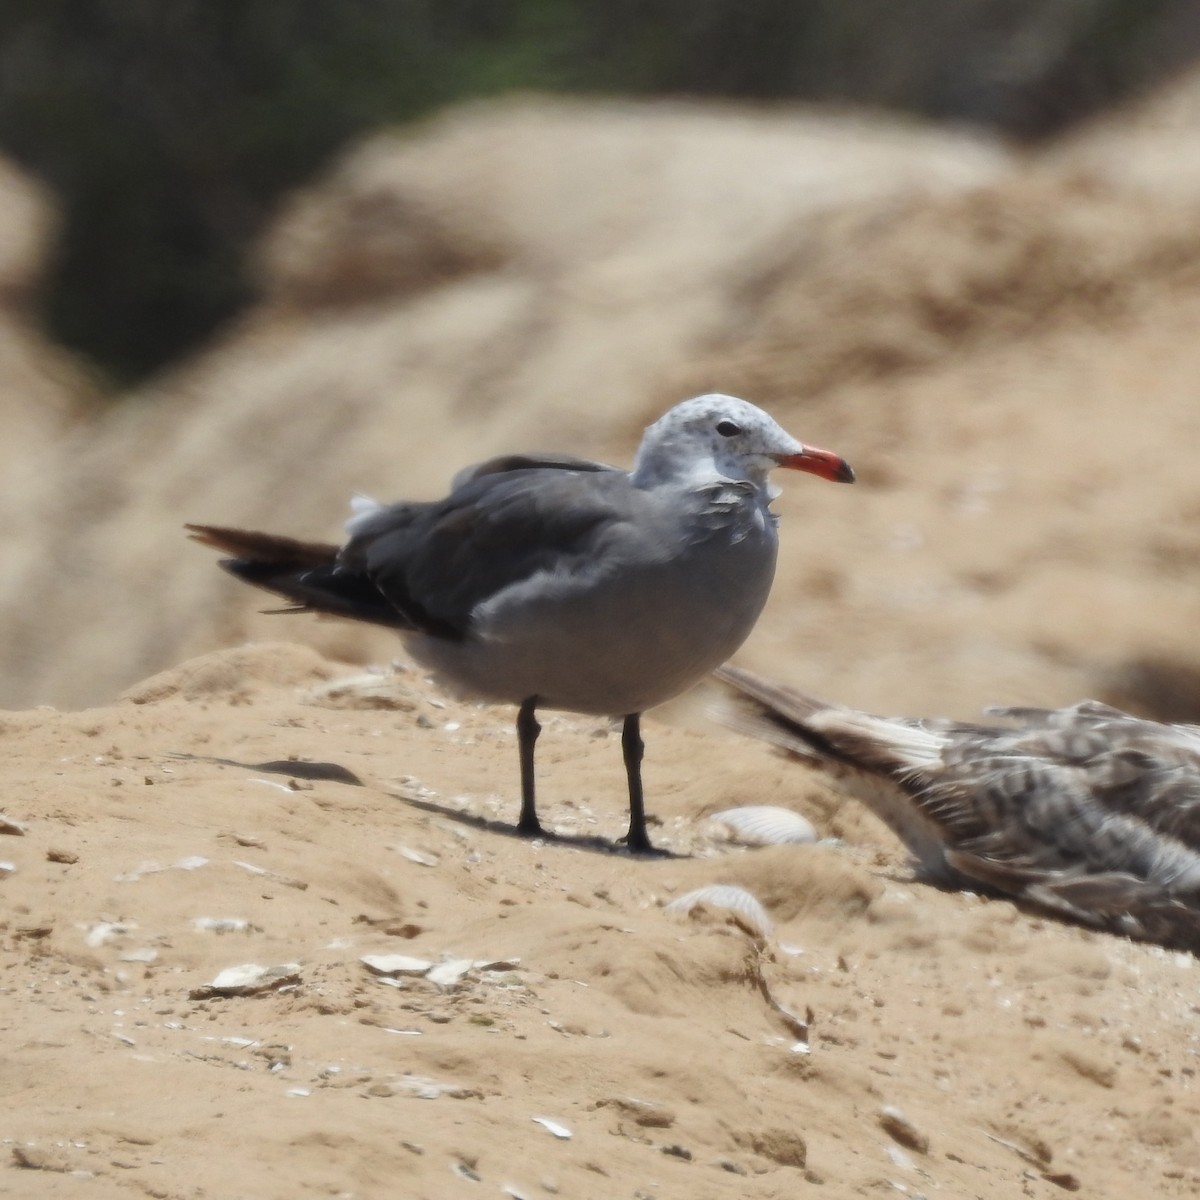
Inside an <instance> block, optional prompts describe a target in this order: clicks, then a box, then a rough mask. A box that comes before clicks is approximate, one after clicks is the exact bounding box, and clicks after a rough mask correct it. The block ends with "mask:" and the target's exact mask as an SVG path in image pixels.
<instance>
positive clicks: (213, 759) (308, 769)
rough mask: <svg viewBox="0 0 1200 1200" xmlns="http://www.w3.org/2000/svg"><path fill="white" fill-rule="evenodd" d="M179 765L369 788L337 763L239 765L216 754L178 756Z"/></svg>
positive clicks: (275, 761)
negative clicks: (259, 773)
mask: <svg viewBox="0 0 1200 1200" xmlns="http://www.w3.org/2000/svg"><path fill="white" fill-rule="evenodd" d="M171 758H172V759H174V760H175V761H177V762H179V761H182V762H199V763H211V764H213V765H214V766H218V767H237V768H239V769H240V770H242V771H261V772H262V773H263V774H264V775H287V776H288V777H289V778H291V779H308V780H313V781H316V782H325V783H344V784H347V785H349V786H351V787H366V784H365V783H363V781H362V780H361V779H359V777H358V776H357V775H355V773H354V772H353V771H351V770H350V768H349V767H343V766H342V765H341V764H340V763H333V762H306V761H303V760H300V759H292V758H273V759H271V760H270V761H268V762H256V763H251V762H239V761H238V760H237V759H236V758H219V757H217V756H216V755H213V754H182V753H175V754H172V755H171Z"/></svg>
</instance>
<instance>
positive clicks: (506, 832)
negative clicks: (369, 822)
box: [387, 792, 690, 862]
mask: <svg viewBox="0 0 1200 1200" xmlns="http://www.w3.org/2000/svg"><path fill="white" fill-rule="evenodd" d="M387 794H388V795H389V796H391V797H392V799H393V800H399V801H401V803H403V804H407V805H409V807H411V808H416V809H420V811H421V812H424V813H428V814H429V815H430V816H437V817H442V818H444V819H445V820H447V821H453V822H455V824H457V825H462V826H465V827H466V828H468V829H474V830H477V831H478V832H480V833H492V834H498V835H499V836H500V837H506V838H513V839H514V840H516V841H519V842H525V843H529V842H533V841H538V842H543V843H545V844H546V845H547V846H566V847H568V848H570V849H573V850H586V851H588V853H590V854H606V855H610V856H613V857H618V858H630V859H643V860H645V861H648V862H649V861H653V860H655V859H684V858H689V857H690V855H686V854H677V853H676V852H675V851H674V850H664V849H659V848H658V847H655V849H654V850H652V851H651V852H650V853H649V854H645V853H642V852H640V851H634V850H630V849H629V848H628V847H627V846H622V845H621V844H620V843H618V842H612V841H609V839H608V838H603V837H599V836H589V835H587V834H580V833H551V832H549V831H545V832H543V833H539V834H534V836H533V837H530V836H529V835H527V834H524V833H521V832H520V831H519V830H518V829H517V827H516V826H515V825H510V824H509V823H508V822H507V821H498V820H492V819H490V818H488V817H480V816H477V815H476V814H475V813H468V812H463V811H462V810H461V809H458V808H450V807H449V806H448V805H445V804H438V803H437V801H435V800H425V799H422V798H421V797H419V796H407V795H405V794H404V793H403V792H388V793H387Z"/></svg>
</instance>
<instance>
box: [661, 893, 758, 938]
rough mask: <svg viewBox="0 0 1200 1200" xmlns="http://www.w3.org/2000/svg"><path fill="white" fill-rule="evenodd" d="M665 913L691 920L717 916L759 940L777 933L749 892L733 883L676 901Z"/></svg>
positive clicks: (682, 897)
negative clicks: (705, 915) (702, 916)
mask: <svg viewBox="0 0 1200 1200" xmlns="http://www.w3.org/2000/svg"><path fill="white" fill-rule="evenodd" d="M663 911H664V912H668V913H671V914H672V915H673V916H678V917H686V918H689V919H691V920H696V919H698V918H699V917H700V916H701V915H702V914H706V913H707V914H710V915H715V916H717V917H719V918H720V919H722V920H723V921H732V923H733V924H735V925H737V926H738V927H739V928H741V929H743V930H745V931H746V932H747V933H748V934H750V936H751V937H755V938H763V939H766V938H769V937H770V936H771V934H772V933H773V932H774V929H775V926H774V923H773V922H772V921H771V918H770V917H769V916H767V910H766V909H765V908H763V906H762V905H761V904H760V903H759V901H758V900H757V898H756V897H754V896H753V895H751V894H750V893H749V892H748V891H746V889H745V888H743V887H737V886H736V885H734V884H730V883H712V884H709V885H708V886H707V887H702V888H697V889H696V890H695V891H694V892H687V893H686V894H685V895H682V896H678V897H676V899H674V900H672V901H671V903H670V904H668V905H666V906H665V907H664V909H663Z"/></svg>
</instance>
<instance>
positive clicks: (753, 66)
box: [0, 0, 1200, 386]
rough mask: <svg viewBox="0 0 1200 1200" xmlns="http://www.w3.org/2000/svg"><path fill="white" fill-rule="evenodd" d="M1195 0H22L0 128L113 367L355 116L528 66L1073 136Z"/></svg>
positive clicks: (401, 116)
mask: <svg viewBox="0 0 1200 1200" xmlns="http://www.w3.org/2000/svg"><path fill="white" fill-rule="evenodd" d="M1198 8H1200V6H1197V5H1196V4H1195V3H1194V0H6V3H5V4H4V5H2V6H0V149H2V150H3V151H4V152H6V153H7V154H9V155H10V156H12V157H13V158H14V159H16V160H17V161H18V162H20V163H21V164H23V165H24V166H25V167H26V168H27V169H29V170H31V171H32V172H33V173H35V174H36V175H38V176H40V177H41V178H42V179H44V180H45V181H47V182H48V183H49V184H50V185H51V187H52V188H53V189H54V190H55V191H56V192H57V193H58V195H59V197H60V198H61V201H62V204H63V206H64V210H65V216H66V226H65V230H64V236H63V239H62V243H61V247H60V251H59V254H58V256H57V259H56V262H55V264H54V267H53V270H52V272H51V276H50V278H49V279H48V280H47V283H46V288H45V292H44V317H45V320H46V323H47V325H48V326H49V329H50V331H51V333H52V334H53V336H55V337H57V338H58V339H59V340H61V341H62V342H64V343H65V344H67V345H69V346H71V347H73V348H74V349H76V350H78V351H79V352H81V353H83V354H85V355H87V356H88V357H90V358H91V359H92V360H93V361H94V362H95V363H97V364H98V365H99V367H100V368H101V369H102V370H103V371H104V372H105V373H106V374H107V376H108V377H109V379H110V380H111V382H112V383H113V385H114V386H119V385H122V384H127V383H130V382H133V381H136V380H137V379H139V378H142V377H144V376H145V375H147V374H148V373H150V372H152V371H154V370H155V369H157V368H159V367H161V366H163V365H164V364H167V363H169V362H171V361H172V360H173V359H175V358H176V357H177V356H179V355H180V354H182V353H184V352H185V351H187V350H188V349H189V348H190V347H192V346H194V345H195V344H196V343H197V342H199V341H200V340H202V339H203V338H204V337H205V336H207V335H208V334H209V333H211V332H212V331H213V330H214V329H215V328H216V327H218V326H219V324H220V323H221V322H222V321H224V320H226V319H227V318H229V317H230V316H232V315H233V314H235V313H236V312H237V310H238V309H239V307H240V306H242V305H243V304H244V303H246V301H247V300H248V299H249V298H250V297H249V286H248V283H247V280H246V276H245V273H244V270H243V263H244V260H245V254H246V250H247V247H248V245H249V244H250V243H251V242H252V240H253V239H254V237H255V236H256V234H257V233H258V232H259V230H260V229H261V227H262V225H263V222H264V221H265V220H266V219H267V218H268V216H269V214H270V213H271V211H272V210H273V208H274V206H275V205H276V204H277V202H278V200H279V198H280V196H281V194H282V193H283V192H285V191H286V190H287V189H288V188H291V187H293V186H295V185H296V184H298V183H300V182H302V181H304V180H306V179H308V178H310V177H311V176H313V175H314V174H315V173H316V172H317V171H318V170H319V169H320V168H321V166H322V164H323V163H324V162H326V161H327V160H328V158H329V157H330V155H332V154H333V153H334V152H336V151H337V150H338V149H339V147H341V146H342V145H344V144H345V143H346V142H347V141H348V140H350V139H352V138H353V137H355V136H356V135H357V134H359V133H361V132H363V131H365V130H367V129H370V128H372V127H376V126H379V125H381V124H386V123H395V122H403V121H408V120H411V119H413V118H416V117H418V116H420V115H422V114H425V113H427V112H430V111H431V110H434V109H436V108H438V107H440V106H443V105H445V104H448V103H450V102H452V101H455V100H458V99H462V98H466V97H471V96H480V95H489V94H494V93H498V92H502V91H505V90H509V89H513V88H518V87H519V88H535V89H542V90H555V91H574V92H622V93H633V94H682V95H698V96H728V97H741V98H753V99H765V100H778V99H788V98H799V99H807V100H836V101H852V102H857V103H864V104H870V105H877V106H888V107H893V108H900V109H905V110H908V111H911V112H914V113H918V114H924V115H929V116H935V117H944V118H952V119H958V120H965V121H974V122H982V123H986V124H990V125H993V126H996V127H998V128H1001V129H1003V130H1007V131H1009V132H1011V133H1013V134H1015V135H1017V136H1023V137H1036V136H1041V135H1043V134H1046V133H1051V132H1054V131H1055V130H1057V129H1059V128H1061V127H1062V126H1063V125H1065V124H1067V123H1069V122H1070V121H1072V120H1074V119H1077V118H1079V117H1081V116H1084V115H1087V114H1090V113H1091V112H1093V111H1095V110H1096V109H1098V108H1100V107H1102V106H1103V105H1105V104H1107V103H1109V102H1111V101H1112V100H1114V99H1116V98H1119V97H1121V96H1123V95H1125V94H1126V93H1128V92H1129V91H1130V90H1132V89H1136V88H1139V87H1142V86H1144V85H1145V84H1147V83H1148V82H1151V81H1154V80H1155V79H1157V78H1159V77H1161V75H1162V74H1164V73H1165V72H1167V71H1170V70H1172V69H1174V68H1175V67H1177V66H1178V65H1180V64H1181V63H1183V62H1186V61H1188V60H1190V59H1191V57H1192V56H1193V55H1194V54H1195V52H1196V50H1197V47H1198V46H1200V13H1197V11H1196V10H1197V9H1198Z"/></svg>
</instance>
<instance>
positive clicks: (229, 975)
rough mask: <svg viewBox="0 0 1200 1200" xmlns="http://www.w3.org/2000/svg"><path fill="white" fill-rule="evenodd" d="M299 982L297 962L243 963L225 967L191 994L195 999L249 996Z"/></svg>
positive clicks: (298, 965)
mask: <svg viewBox="0 0 1200 1200" xmlns="http://www.w3.org/2000/svg"><path fill="white" fill-rule="evenodd" d="M299 982H300V964H299V963H279V964H277V965H276V966H273V967H263V966H260V965H259V964H258V963H244V964H242V965H241V966H238V967H226V968H225V970H224V971H221V972H220V973H219V974H218V975H217V977H216V978H215V979H214V980H213V981H212V982H211V983H209V984H206V985H205V986H204V987H201V988H197V989H196V991H195V992H193V993H192V995H193V997H194V998H197V999H200V998H203V996H249V995H253V994H254V993H255V992H269V991H272V990H274V989H276V988H282V987H289V986H291V985H293V984H297V983H299Z"/></svg>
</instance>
